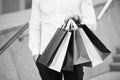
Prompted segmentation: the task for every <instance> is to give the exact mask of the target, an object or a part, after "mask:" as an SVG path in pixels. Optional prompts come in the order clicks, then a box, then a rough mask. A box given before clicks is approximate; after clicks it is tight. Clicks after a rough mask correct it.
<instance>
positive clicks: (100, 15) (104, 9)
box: [97, 0, 113, 21]
mask: <svg viewBox="0 0 120 80" xmlns="http://www.w3.org/2000/svg"><path fill="white" fill-rule="evenodd" d="M112 1H113V0H108V1H107V3H106V4H105V6H104V8H103V9H102V10H101V12H100V13H99V15H98V16H97V21H99V20H100V19H101V18H102V16H103V15H104V14H105V12H106V11H107V10H108V8H109V6H110V5H111V3H112Z"/></svg>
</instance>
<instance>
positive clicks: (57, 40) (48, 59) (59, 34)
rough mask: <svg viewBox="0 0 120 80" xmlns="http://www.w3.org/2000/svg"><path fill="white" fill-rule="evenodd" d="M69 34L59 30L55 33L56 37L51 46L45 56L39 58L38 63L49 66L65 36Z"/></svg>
mask: <svg viewBox="0 0 120 80" xmlns="http://www.w3.org/2000/svg"><path fill="white" fill-rule="evenodd" d="M66 33H67V30H65V29H62V28H58V29H57V31H56V32H55V34H54V36H53V37H52V39H51V40H50V42H49V44H48V45H47V47H46V48H45V50H44V52H43V54H42V55H41V56H40V57H38V59H37V62H40V63H42V64H43V65H45V66H49V65H50V64H51V62H52V60H53V58H54V56H55V54H56V52H57V50H58V48H59V46H60V44H61V42H62V41H63V39H64V37H65V35H66Z"/></svg>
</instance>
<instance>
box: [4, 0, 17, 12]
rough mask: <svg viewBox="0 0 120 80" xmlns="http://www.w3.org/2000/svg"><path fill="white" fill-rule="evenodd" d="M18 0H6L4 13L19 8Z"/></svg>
mask: <svg viewBox="0 0 120 80" xmlns="http://www.w3.org/2000/svg"><path fill="white" fill-rule="evenodd" d="M18 5H19V3H18V0H4V1H3V13H8V12H14V11H18V10H19V6H18Z"/></svg>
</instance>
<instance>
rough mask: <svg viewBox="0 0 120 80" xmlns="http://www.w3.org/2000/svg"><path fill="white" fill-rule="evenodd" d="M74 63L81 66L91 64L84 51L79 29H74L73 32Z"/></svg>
mask: <svg viewBox="0 0 120 80" xmlns="http://www.w3.org/2000/svg"><path fill="white" fill-rule="evenodd" d="M73 63H74V65H78V64H82V65H83V66H89V67H90V66H91V60H90V58H89V56H88V53H87V51H86V48H85V45H84V42H83V39H82V37H81V34H80V32H79V29H76V30H75V34H74V58H73Z"/></svg>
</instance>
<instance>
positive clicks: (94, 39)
mask: <svg viewBox="0 0 120 80" xmlns="http://www.w3.org/2000/svg"><path fill="white" fill-rule="evenodd" d="M80 26H81V28H82V29H83V30H84V31H85V33H86V35H87V36H88V38H89V39H90V41H91V42H92V43H93V44H94V46H95V47H96V48H97V49H98V50H99V51H100V52H99V55H100V56H101V58H102V59H103V60H104V59H105V58H106V57H107V56H108V55H110V53H111V52H110V50H109V49H108V48H107V47H106V46H105V45H104V44H103V43H102V41H101V40H100V39H99V38H98V37H97V36H96V35H95V34H94V33H93V32H92V31H91V30H90V29H89V28H88V27H87V26H86V25H79V27H80Z"/></svg>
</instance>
